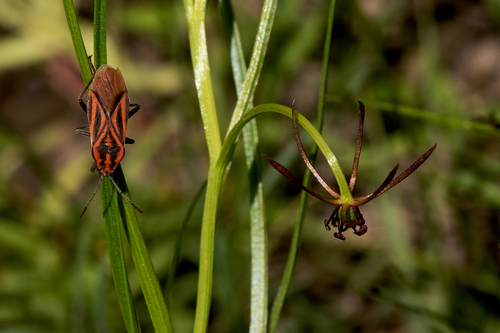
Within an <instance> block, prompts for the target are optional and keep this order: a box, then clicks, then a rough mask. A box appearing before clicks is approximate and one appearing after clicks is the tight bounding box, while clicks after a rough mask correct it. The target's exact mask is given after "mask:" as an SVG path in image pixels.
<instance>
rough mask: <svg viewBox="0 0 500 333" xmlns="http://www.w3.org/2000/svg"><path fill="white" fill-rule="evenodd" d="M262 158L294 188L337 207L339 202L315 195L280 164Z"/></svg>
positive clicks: (268, 158) (267, 157) (270, 159)
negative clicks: (298, 188)
mask: <svg viewBox="0 0 500 333" xmlns="http://www.w3.org/2000/svg"><path fill="white" fill-rule="evenodd" d="M264 157H265V158H266V160H267V161H268V162H269V164H271V166H272V167H273V168H275V169H276V170H277V171H278V172H279V173H281V174H282V175H283V176H285V178H286V179H288V181H290V183H292V184H293V185H294V186H297V187H300V188H301V189H302V190H304V191H306V192H307V193H309V194H311V195H313V196H315V197H316V198H318V199H319V200H321V201H323V202H326V203H328V204H330V205H337V204H338V203H339V200H335V199H329V198H326V197H324V196H322V195H321V194H319V193H316V192H314V191H313V190H310V189H308V188H307V187H305V186H304V185H302V183H300V182H299V181H298V180H297V179H296V178H295V177H294V176H293V175H292V173H291V172H290V171H288V169H287V168H285V167H284V166H283V165H282V164H280V163H278V162H276V161H275V160H273V159H272V158H270V157H269V156H267V155H265V154H264Z"/></svg>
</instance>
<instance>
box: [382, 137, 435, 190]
mask: <svg viewBox="0 0 500 333" xmlns="http://www.w3.org/2000/svg"><path fill="white" fill-rule="evenodd" d="M436 146H437V143H436V144H435V145H434V146H432V147H431V148H430V149H429V150H428V151H426V152H425V153H424V154H423V155H422V156H420V157H419V158H418V160H416V161H415V163H413V164H412V165H410V167H409V168H408V169H406V170H405V171H403V172H402V173H401V174H400V175H399V176H397V177H396V178H394V179H393V180H392V181H391V182H390V183H389V185H387V186H386V187H385V188H384V189H383V190H382V191H381V192H380V193H379V194H377V196H379V195H381V194H382V193H385V192H387V191H388V190H390V189H391V188H392V187H394V186H396V185H397V184H399V183H401V182H402V181H403V180H405V178H406V177H408V176H409V175H411V174H412V173H413V172H414V171H415V170H417V169H418V168H419V167H420V166H421V165H422V163H424V162H425V160H427V158H429V156H431V154H432V152H433V151H434V149H436Z"/></svg>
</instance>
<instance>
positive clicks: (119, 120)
mask: <svg viewBox="0 0 500 333" xmlns="http://www.w3.org/2000/svg"><path fill="white" fill-rule="evenodd" d="M128 110H129V99H128V93H127V92H125V93H123V94H122V95H121V97H120V99H119V100H118V103H117V104H116V107H115V108H114V109H113V111H112V112H111V115H110V117H109V128H110V132H111V135H112V136H113V139H114V140H115V141H116V142H117V143H120V145H122V146H123V145H124V144H125V134H126V132H127V120H128Z"/></svg>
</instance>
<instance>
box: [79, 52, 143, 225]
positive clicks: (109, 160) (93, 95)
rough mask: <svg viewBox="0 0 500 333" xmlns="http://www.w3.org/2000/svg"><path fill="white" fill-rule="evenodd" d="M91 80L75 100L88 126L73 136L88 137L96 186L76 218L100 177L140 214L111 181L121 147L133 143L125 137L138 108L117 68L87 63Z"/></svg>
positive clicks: (121, 156) (121, 157)
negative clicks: (107, 181)
mask: <svg viewBox="0 0 500 333" xmlns="http://www.w3.org/2000/svg"><path fill="white" fill-rule="evenodd" d="M89 63H90V68H91V71H92V78H91V79H90V81H89V82H88V83H87V84H86V85H85V88H84V89H83V91H82V93H81V94H80V96H79V97H78V103H80V106H81V107H82V108H83V110H84V111H85V113H86V114H87V118H88V122H89V124H88V125H86V126H83V127H79V128H77V129H76V133H78V134H81V135H85V136H88V137H90V143H91V145H92V157H93V158H94V164H93V165H92V167H91V168H90V171H91V172H94V171H95V170H98V171H99V172H100V177H99V183H98V184H97V187H96V189H95V190H94V193H93V194H92V196H91V197H90V199H89V201H88V202H87V204H86V205H85V208H84V209H83V211H82V213H81V215H80V218H82V216H83V214H85V211H86V210H87V207H88V206H89V204H90V202H91V201H92V199H94V196H95V194H96V193H97V190H98V189H99V186H100V185H101V182H102V180H103V179H104V177H108V176H109V179H110V180H111V182H112V183H113V185H114V186H115V188H116V190H117V191H118V193H120V194H121V196H122V197H123V198H124V199H125V200H127V202H128V203H130V204H131V205H132V207H134V208H135V209H137V210H138V211H139V212H141V213H142V211H141V210H140V209H139V208H138V207H137V206H136V205H134V203H133V202H132V201H131V200H130V199H129V198H127V196H126V195H125V194H124V193H123V192H122V190H121V189H120V188H119V187H118V185H117V184H116V182H115V181H114V179H113V173H114V172H115V170H116V168H117V167H118V164H119V163H120V161H121V160H122V159H123V156H124V155H125V144H126V143H127V144H132V143H134V140H132V139H130V138H127V137H126V136H125V135H126V131H127V121H128V118H130V117H132V116H133V115H134V114H135V113H137V111H139V109H140V108H141V106H140V105H139V104H130V103H129V97H128V91H127V87H126V86H125V81H124V79H123V75H122V73H121V72H120V70H119V69H118V68H116V69H114V68H113V67H111V66H108V65H102V66H101V67H99V69H98V70H97V71H96V69H95V67H94V65H93V64H92V62H91V61H90V58H89ZM89 87H90V90H89V92H88V96H87V104H85V103H84V102H83V95H84V94H85V92H86V91H87V89H88V88H89Z"/></svg>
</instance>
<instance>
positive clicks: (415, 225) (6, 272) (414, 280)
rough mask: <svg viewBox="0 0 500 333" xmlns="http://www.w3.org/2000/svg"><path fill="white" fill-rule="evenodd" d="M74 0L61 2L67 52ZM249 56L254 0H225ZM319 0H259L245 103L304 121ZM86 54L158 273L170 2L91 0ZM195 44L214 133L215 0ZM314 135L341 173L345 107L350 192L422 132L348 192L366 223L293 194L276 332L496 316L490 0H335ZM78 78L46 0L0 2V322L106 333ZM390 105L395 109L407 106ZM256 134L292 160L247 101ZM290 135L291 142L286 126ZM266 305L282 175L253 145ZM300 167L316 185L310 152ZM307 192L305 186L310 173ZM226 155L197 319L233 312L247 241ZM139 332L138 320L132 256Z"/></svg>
mask: <svg viewBox="0 0 500 333" xmlns="http://www.w3.org/2000/svg"><path fill="white" fill-rule="evenodd" d="M92 6H93V4H92V1H75V7H76V10H77V13H78V15H79V22H80V27H81V29H82V32H83V34H84V36H83V37H84V40H85V42H86V44H87V51H88V52H91V50H92V45H91V43H92V15H93V7H92ZM233 6H234V10H235V16H236V19H237V21H238V23H239V24H240V32H241V35H242V40H243V46H244V49H245V53H246V57H247V59H248V58H249V56H250V54H251V50H252V45H253V42H254V36H255V33H256V29H257V25H258V21H259V18H260V11H261V6H262V1H234V3H233ZM328 6H329V3H328V2H327V1H318V0H309V1H301V0H287V1H282V2H281V3H280V4H279V5H278V10H277V14H276V19H275V24H274V27H273V33H272V35H271V40H270V46H269V49H268V54H267V56H266V61H265V64H264V69H263V72H262V75H261V78H260V81H259V86H258V88H257V92H256V97H255V99H254V104H255V105H258V104H263V103H279V104H284V105H290V104H291V102H292V100H294V99H295V100H296V102H295V105H296V108H297V110H298V111H299V112H301V113H302V114H304V115H305V116H306V117H308V118H309V119H310V120H311V121H314V117H315V112H316V108H317V96H318V94H319V84H320V80H321V61H322V54H323V39H324V32H325V29H326V27H325V25H326V20H327V17H326V15H327V10H328ZM108 10H109V13H108V30H109V34H108V54H109V55H108V60H109V63H110V64H111V65H112V66H114V67H116V66H117V67H119V68H120V69H121V71H122V72H123V75H124V77H125V80H126V83H127V86H128V89H129V92H130V97H131V102H133V103H139V104H141V105H142V109H141V111H140V113H138V114H137V115H136V116H135V117H134V118H132V120H131V121H130V123H129V129H128V136H129V137H131V138H133V139H135V140H136V143H135V144H134V145H131V146H128V147H127V154H126V157H125V159H124V161H123V162H122V167H123V170H124V173H125V175H126V177H127V181H128V186H129V188H130V193H131V197H132V199H133V201H134V202H135V203H136V204H137V206H139V207H140V208H141V209H142V210H143V211H144V214H141V215H139V220H140V222H141V226H142V230H143V233H144V237H145V238H146V241H147V245H148V249H149V250H150V254H151V256H152V260H153V262H154V265H155V268H156V272H157V275H158V278H159V280H160V283H162V284H165V282H166V277H167V273H168V268H169V265H170V262H171V258H172V250H173V247H174V242H175V239H176V237H177V234H178V232H179V230H180V226H181V222H182V220H183V218H184V215H185V214H186V211H187V208H188V205H189V204H190V202H191V201H192V199H193V198H194V196H195V194H196V192H197V191H198V189H199V187H200V186H201V184H202V183H203V181H204V180H205V178H206V173H207V170H208V155H207V149H206V143H205V139H204V133H203V127H202V123H201V118H200V115H199V107H198V104H197V97H196V89H195V85H194V82H193V81H194V79H193V73H192V66H191V59H190V52H189V41H188V32H187V26H186V22H185V16H184V9H183V6H182V2H181V1H159V0H158V1H138V0H137V1H131V0H130V1H109V3H108ZM207 10H208V13H207V18H208V22H207V30H208V46H209V47H208V48H209V54H210V64H211V66H212V68H211V70H212V79H213V83H214V89H215V92H216V104H217V107H218V112H219V120H220V127H221V130H222V132H223V133H222V135H225V130H224V129H225V128H227V126H228V123H229V119H230V116H231V112H232V109H233V107H234V105H235V102H236V98H235V95H236V93H235V89H234V84H233V80H232V74H231V67H230V62H229V56H228V46H227V43H226V41H225V40H224V34H223V28H222V23H221V19H220V13H219V10H218V6H217V3H216V2H215V1H213V2H209V6H208V9H207ZM333 33H334V35H333V51H332V54H333V56H332V59H331V71H330V78H329V87H328V96H327V113H326V118H325V126H324V137H325V139H326V141H327V142H328V143H329V144H330V146H331V147H332V150H333V151H334V152H335V153H336V154H337V158H338V159H339V160H340V163H341V165H342V166H343V170H344V172H345V173H346V174H349V170H350V167H351V165H352V158H353V154H354V149H355V143H356V135H357V121H358V119H357V117H358V113H357V104H356V102H355V101H356V100H361V101H363V102H364V103H365V105H366V107H367V115H366V120H365V145H364V147H363V152H362V155H361V163H360V171H359V177H358V183H357V186H356V190H355V194H358V195H365V194H367V193H370V192H372V191H373V190H374V189H375V188H376V187H377V186H378V185H379V184H380V183H381V181H382V180H383V179H384V178H385V176H386V175H387V173H388V172H389V171H390V170H391V168H392V167H393V166H394V165H395V164H397V163H400V166H401V168H406V167H407V166H409V165H410V164H411V163H412V162H413V161H414V160H416V159H417V158H418V157H419V156H420V155H421V154H422V153H423V152H425V151H426V150H427V149H428V148H430V147H431V146H432V145H433V144H434V143H436V142H437V144H438V146H437V149H436V151H435V152H434V154H433V155H432V156H431V157H430V159H429V160H428V161H427V162H426V163H425V164H424V165H423V166H422V167H421V168H420V169H419V170H418V171H417V172H416V173H415V174H414V175H412V176H411V177H410V178H409V179H408V180H406V181H405V182H404V183H402V185H400V186H397V187H396V188H395V189H393V190H391V191H389V192H388V193H387V194H384V195H383V196H381V197H380V198H377V199H376V200H374V201H372V202H370V203H369V204H368V205H366V206H363V207H362V213H363V215H364V217H365V220H366V221H367V225H368V232H367V234H365V235H364V236H362V237H358V236H355V235H353V234H351V233H350V232H346V233H345V235H346V237H347V240H346V241H345V242H342V241H339V240H337V239H335V238H334V237H333V233H332V232H327V231H325V229H324V225H323V220H324V219H326V218H328V217H329V216H330V214H331V211H332V209H333V207H331V206H328V205H326V204H324V203H322V202H320V201H318V200H316V199H314V198H310V199H309V205H308V209H307V213H306V221H305V224H304V233H303V237H302V245H301V249H300V252H299V257H298V262H297V268H296V270H295V275H294V279H293V282H292V285H291V289H290V291H289V295H288V297H287V300H286V302H285V306H284V308H283V313H282V316H281V319H280V322H279V325H278V331H279V332H500V279H499V269H500V248H499V246H500V243H499V241H500V225H499V219H500V186H499V176H500V149H499V148H500V140H499V137H500V135H499V134H500V131H498V130H497V128H498V127H499V126H500V2H498V1H496V0H483V1H480V0H434V1H431V0H414V1H408V0H357V1H343V0H341V1H338V3H337V10H336V18H335V26H334V29H333ZM83 86H84V83H83V82H82V79H81V75H80V73H79V69H78V66H77V64H76V59H75V55H74V51H73V48H72V43H71V39H70V36H69V32H68V29H67V24H66V21H65V16H64V12H63V7H62V3H61V2H60V1H57V0H25V1H19V0H1V1H0V332H121V331H123V330H124V325H123V320H122V318H121V313H120V310H119V306H118V303H117V298H116V293H115V290H114V287H113V282H112V278H111V276H110V271H109V263H108V257H107V252H106V243H105V237H104V230H103V223H102V217H101V212H100V204H99V199H97V198H96V200H95V201H94V202H93V203H92V204H91V206H90V207H89V210H88V211H87V213H86V215H85V217H84V218H83V219H82V220H80V219H78V216H79V214H80V212H81V210H82V208H83V206H84V205H85V203H86V202H87V200H88V198H89V197H90V195H91V193H92V191H93V189H94V187H95V186H96V184H97V180H98V175H97V174H91V173H90V172H89V169H90V167H91V165H92V162H93V161H92V157H91V155H90V144H89V140H88V138H85V137H80V136H78V135H76V134H75V132H74V129H75V128H76V127H79V126H82V125H84V124H85V123H86V117H85V114H84V113H83V112H82V110H81V109H80V107H79V105H78V104H77V103H76V100H77V97H78V95H79V93H80V92H81V90H82V88H83ZM400 106H406V107H412V108H411V109H409V110H408V109H404V108H400ZM258 126H259V134H260V145H261V151H262V152H263V153H265V154H267V155H269V156H271V157H272V158H274V159H275V160H277V161H279V162H280V163H282V164H284V165H285V166H287V167H288V168H289V169H290V170H291V171H292V172H293V173H294V174H295V175H296V176H298V178H301V177H300V175H301V174H302V173H303V172H304V170H305V166H304V165H303V163H302V162H301V160H300V156H299V154H298V152H297V150H296V146H295V142H294V140H293V135H292V129H291V121H290V120H289V119H285V118H284V117H281V116H277V115H266V116H263V117H260V118H258ZM303 141H304V144H305V146H306V150H307V149H308V147H310V146H311V140H310V138H308V137H307V136H306V135H305V134H304V135H303ZM263 168H264V191H265V196H266V211H267V220H268V243H269V283H270V301H272V300H273V299H274V295H275V293H276V290H277V287H278V285H279V283H280V279H281V275H282V272H283V267H284V265H285V262H286V258H287V253H288V248H289V244H290V239H291V234H292V229H293V223H294V221H295V215H296V210H297V207H298V202H299V190H297V189H296V188H294V187H293V186H292V185H290V184H289V183H288V182H287V181H286V179H284V178H283V177H282V176H281V175H279V174H278V173H277V172H276V171H275V170H274V169H272V168H271V167H270V166H269V165H267V163H264V162H263ZM318 170H319V171H320V173H321V174H322V175H323V177H324V178H325V179H326V180H327V181H328V182H330V183H331V184H334V178H333V175H332V174H331V171H329V167H328V165H327V163H326V161H325V160H324V158H323V157H322V156H320V158H319V160H318ZM313 188H314V189H318V190H319V191H320V189H319V186H318V184H317V183H315V184H314V186H313ZM248 200H249V198H248V184H247V177H246V174H245V162H244V155H243V152H242V149H241V147H240V148H239V149H238V150H237V151H236V154H235V159H234V162H233V164H232V169H231V172H230V173H229V175H228V180H227V182H226V185H225V187H224V193H223V198H222V202H221V207H220V215H219V222H218V227H217V234H216V258H215V271H214V272H215V275H214V294H213V304H212V316H211V319H210V324H209V330H210V331H211V332H243V331H247V330H248V321H249V296H250V295H249V293H250V290H249V286H250V276H249V272H250V266H249V265H250V253H249V251H250V248H249V221H248ZM200 207H201V205H198V206H197V208H196V210H195V212H194V215H193V218H192V221H191V223H190V224H189V227H188V230H187V232H186V234H185V236H184V242H183V247H182V250H181V261H180V266H179V270H178V273H177V277H176V280H175V284H174V293H173V297H172V303H171V313H172V320H173V323H174V327H175V328H176V331H177V332H187V331H190V330H192V323H193V319H194V307H195V302H196V288H197V262H198V257H199V245H198V244H199V230H200V220H201V208H200ZM129 267H130V268H131V269H130V270H131V273H130V279H131V285H132V289H133V292H134V293H135V295H136V298H137V310H138V314H139V316H140V318H141V321H142V323H143V331H144V332H152V331H153V329H152V326H151V324H150V320H149V319H148V313H147V309H146V306H145V304H144V300H143V298H142V296H141V293H140V287H139V285H138V282H137V279H136V276H135V275H134V274H135V273H134V271H133V265H132V263H130V265H129Z"/></svg>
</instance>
